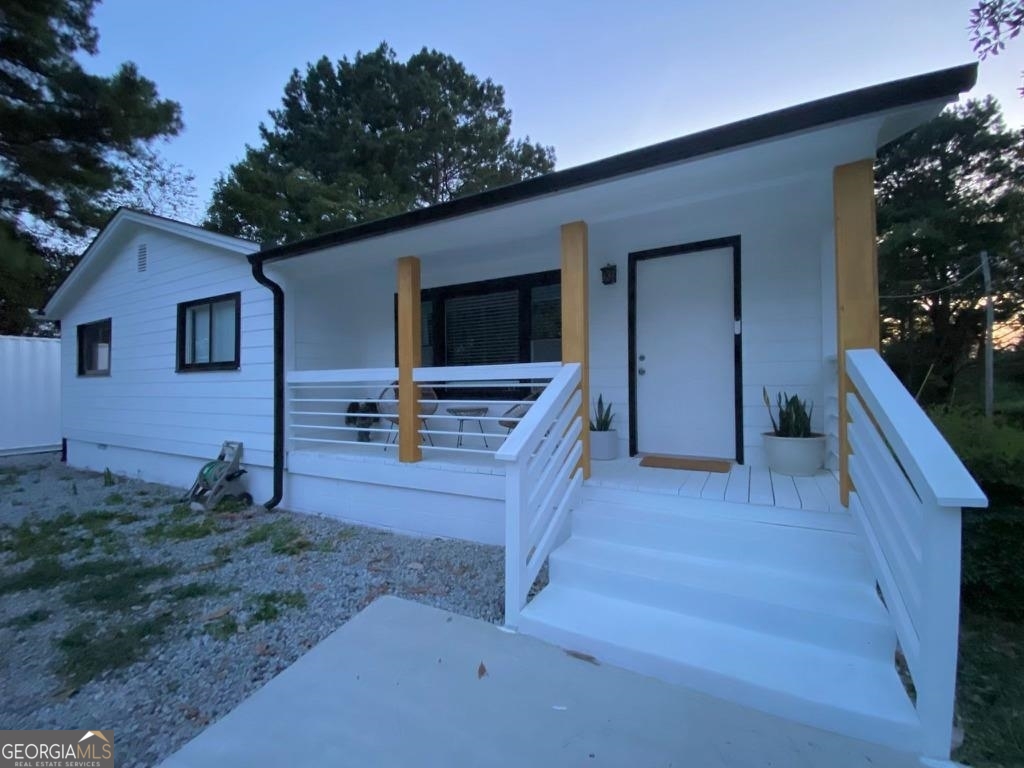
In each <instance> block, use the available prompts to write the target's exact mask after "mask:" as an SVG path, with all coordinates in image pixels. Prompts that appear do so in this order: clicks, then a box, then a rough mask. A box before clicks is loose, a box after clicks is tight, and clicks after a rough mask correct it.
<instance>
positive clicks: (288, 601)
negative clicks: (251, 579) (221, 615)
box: [249, 591, 307, 624]
mask: <svg viewBox="0 0 1024 768" xmlns="http://www.w3.org/2000/svg"><path fill="white" fill-rule="evenodd" d="M249 605H250V606H251V608H252V621H253V622H254V623H257V624H259V623H261V622H267V621H276V620H277V618H278V617H279V616H280V615H281V612H282V610H284V609H286V608H305V607H306V605H307V602H306V596H305V595H304V594H303V593H302V592H297V591H296V592H261V593H259V594H257V595H253V596H252V598H251V599H250V600H249Z"/></svg>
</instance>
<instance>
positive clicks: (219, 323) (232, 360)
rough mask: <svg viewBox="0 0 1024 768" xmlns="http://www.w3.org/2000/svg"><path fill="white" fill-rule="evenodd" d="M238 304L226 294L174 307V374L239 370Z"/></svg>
mask: <svg viewBox="0 0 1024 768" xmlns="http://www.w3.org/2000/svg"><path fill="white" fill-rule="evenodd" d="M241 302H242V298H241V294H240V293H228V294H224V295H222V296H213V297H211V298H208V299H199V300H197V301H186V302H183V303H181V304H179V305H178V355H177V358H178V362H177V366H178V371H225V370H235V369H237V368H238V367H239V362H240V361H239V357H240V348H241V343H240V331H241V329H240V325H241Z"/></svg>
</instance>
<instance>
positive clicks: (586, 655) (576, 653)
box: [565, 648, 601, 667]
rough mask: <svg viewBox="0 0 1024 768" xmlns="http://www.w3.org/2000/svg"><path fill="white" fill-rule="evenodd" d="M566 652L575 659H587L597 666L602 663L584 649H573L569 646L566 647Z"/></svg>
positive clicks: (589, 662)
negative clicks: (584, 651)
mask: <svg viewBox="0 0 1024 768" xmlns="http://www.w3.org/2000/svg"><path fill="white" fill-rule="evenodd" d="M565 652H566V653H567V654H569V655H570V656H572V657H573V658H574V659H579V660H580V661H585V662H587V663H588V664H593V665H594V666H595V667H597V666H600V665H601V662H599V661H598V660H597V659H595V658H594V657H593V656H591V655H590V654H589V653H583V651H571V650H569V649H568V648H566V649H565Z"/></svg>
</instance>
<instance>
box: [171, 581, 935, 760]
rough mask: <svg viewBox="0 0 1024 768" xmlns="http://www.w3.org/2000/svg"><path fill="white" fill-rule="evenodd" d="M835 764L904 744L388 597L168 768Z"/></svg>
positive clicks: (884, 754) (882, 754) (893, 756)
mask: <svg viewBox="0 0 1024 768" xmlns="http://www.w3.org/2000/svg"><path fill="white" fill-rule="evenodd" d="M228 765H247V766H268V767H269V766H275V767H276V766H282V765H289V766H384V767H391V766H394V767H396V768H397V767H398V766H402V767H403V768H404V766H409V765H416V766H444V767H445V768H449V767H450V766H463V765H464V766H503V767H504V766H509V767H511V766H626V765H628V766H701V767H702V768H717V767H718V766H723V767H724V766H729V767H730V768H747V767H748V766H787V768H799V767H800V766H807V767H808V768H810V767H811V766H814V767H815V768H817V767H818V766H830V768H847V767H852V766H872V768H890V767H891V768H904V767H906V768H910V766H916V765H918V762H917V760H916V759H915V758H914V757H912V756H910V755H905V754H901V753H897V752H894V751H892V750H889V749H886V748H884V747H878V746H874V745H871V744H866V743H864V742H859V741H854V740H851V739H848V738H844V737H842V736H837V735H835V734H831V733H826V732H823V731H819V730H816V729H814V728H809V727H806V726H802V725H797V724H794V723H791V722H789V721H786V720H781V719H779V718H776V717H772V716H770V715H766V714H762V713H760V712H756V711H753V710H749V709H745V708H743V707H739V706H736V705H734V704H729V703H726V702H723V701H719V700H717V699H713V698H710V697H708V696H704V695H702V694H699V693H694V692H693V691H689V690H686V689H683V688H679V687H676V686H671V685H668V684H665V683H662V682H660V681H658V680H653V679H651V678H647V677H642V676H640V675H635V674H632V673H630V672H626V671H624V670H621V669H617V668H614V667H608V666H602V665H597V664H594V663H591V662H589V661H586V660H580V659H578V658H574V657H573V656H570V655H569V654H567V653H566V652H565V651H563V650H561V649H559V648H556V647H554V646H551V645H547V644H545V643H542V642H540V641H539V640H535V639H533V638H529V637H525V636H522V635H516V634H510V633H507V632H503V631H502V630H500V629H499V628H497V627H494V626H492V625H490V624H486V623H484V622H481V621H476V620H473V619H466V618H463V617H461V616H456V615H453V614H450V613H446V612H444V611H440V610H437V609H435V608H428V607H426V606H422V605H419V604H417V603H412V602H407V601H404V600H399V599H397V598H393V597H384V598H381V599H379V600H377V601H376V602H375V603H373V605H371V606H370V607H369V608H367V609H366V610H364V611H363V612H362V613H360V614H359V615H357V616H355V617H354V618H353V619H352V620H351V621H349V622H348V623H347V624H346V625H345V626H343V627H342V628H341V629H339V630H338V631H336V632H335V633H334V634H332V635H330V636H329V637H328V638H326V639H325V640H324V641H323V642H321V643H320V644H319V645H317V646H316V647H315V648H313V650H311V651H310V652H309V653H307V654H306V655H305V656H303V657H302V658H301V659H299V660H298V661H297V662H295V664H293V665H292V666H291V667H289V668H288V669H287V670H285V671H284V672H282V673H281V674H280V675H278V676H277V677H276V678H274V679H273V680H271V681H270V682H269V683H267V685H265V686H264V687H263V688H261V689H260V690H259V691H257V692H256V693H255V694H253V695H252V696H251V697H249V698H248V699H247V700H246V701H244V702H243V703H242V704H240V705H239V706H238V707H237V708H236V709H235V710H234V711H233V712H231V713H230V714H229V715H227V716H226V717H225V718H224V719H223V720H221V721H220V722H218V723H215V724H214V725H212V726H210V727H209V728H207V729H206V730H205V731H204V732H203V733H201V734H200V735H199V736H197V737H196V738H195V739H194V740H193V741H191V742H190V743H188V744H187V745H185V747H184V748H183V749H181V751H179V752H178V753H176V754H175V755H173V756H172V757H170V758H169V759H168V760H167V761H165V762H164V763H163V766H164V767H165V768H224V766H228Z"/></svg>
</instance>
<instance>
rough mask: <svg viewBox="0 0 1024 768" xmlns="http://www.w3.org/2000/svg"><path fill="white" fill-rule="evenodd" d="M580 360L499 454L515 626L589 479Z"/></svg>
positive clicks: (510, 621) (509, 611) (564, 370)
mask: <svg viewBox="0 0 1024 768" xmlns="http://www.w3.org/2000/svg"><path fill="white" fill-rule="evenodd" d="M580 381H581V368H580V365H579V363H568V364H565V365H561V366H560V367H559V370H558V372H557V373H556V374H555V376H554V377H553V378H552V379H551V381H550V383H549V384H548V385H547V387H546V388H545V389H544V391H543V392H542V393H541V395H540V397H538V398H537V401H536V402H535V403H534V404H533V406H532V407H531V408H530V410H529V411H528V412H527V413H526V415H525V416H524V417H523V419H522V421H520V422H519V424H518V425H517V426H516V428H515V429H514V430H512V434H511V435H509V437H508V439H507V440H506V441H505V443H504V445H502V446H501V448H500V449H498V451H497V453H495V458H496V459H498V460H499V461H504V462H507V466H506V469H505V625H506V626H509V627H515V626H517V625H518V623H519V613H520V611H521V610H522V608H523V606H525V605H526V598H527V596H528V595H529V592H530V588H531V587H532V586H533V582H534V580H535V579H536V578H537V574H538V572H539V571H540V569H541V566H542V565H543V564H544V561H545V560H547V557H548V555H549V554H550V553H551V550H552V549H554V547H555V545H556V544H557V543H558V541H557V539H558V536H559V534H560V532H561V531H562V528H563V523H564V522H565V519H566V517H567V516H568V514H569V511H570V510H571V507H572V504H573V503H574V501H575V499H576V497H577V495H578V492H579V489H580V487H581V485H582V484H583V471H582V469H580V467H579V460H580V456H581V455H582V452H583V443H582V435H583V429H584V424H583V421H582V418H581V417H580V415H579V413H580V407H581V404H582V394H581V391H580Z"/></svg>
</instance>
